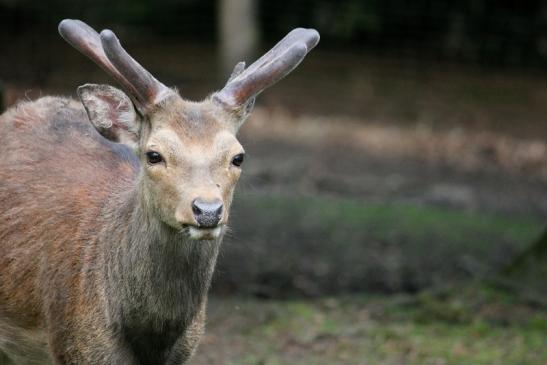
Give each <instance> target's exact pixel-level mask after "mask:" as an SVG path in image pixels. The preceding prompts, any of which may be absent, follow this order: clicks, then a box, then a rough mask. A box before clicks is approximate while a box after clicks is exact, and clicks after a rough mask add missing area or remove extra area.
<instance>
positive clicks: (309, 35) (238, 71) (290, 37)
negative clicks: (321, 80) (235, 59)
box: [213, 28, 319, 108]
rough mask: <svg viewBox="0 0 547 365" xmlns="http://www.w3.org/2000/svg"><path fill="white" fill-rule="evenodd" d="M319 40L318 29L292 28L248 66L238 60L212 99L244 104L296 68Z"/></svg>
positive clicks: (231, 106) (233, 106)
mask: <svg viewBox="0 0 547 365" xmlns="http://www.w3.org/2000/svg"><path fill="white" fill-rule="evenodd" d="M318 42H319V33H318V32H317V31H316V30H315V29H304V28H297V29H294V30H292V31H291V32H290V33H289V34H287V35H286V36H285V38H283V39H282V40H281V41H280V42H279V43H277V44H276V45H275V46H274V47H273V48H272V49H271V50H269V51H268V52H267V53H266V54H264V55H263V56H262V57H260V58H259V59H258V60H257V61H255V62H254V63H253V64H252V65H251V66H249V67H248V68H247V69H245V63H242V62H240V63H238V64H237V65H236V67H235V69H234V72H233V74H232V76H231V77H230V79H229V80H228V82H227V83H226V85H225V86H224V88H223V89H222V90H220V91H218V92H216V93H215V94H213V98H214V99H215V100H217V101H219V102H221V103H222V104H224V105H226V106H228V107H230V108H238V107H241V106H243V105H245V104H246V103H247V102H248V101H249V100H250V99H252V98H254V97H256V96H257V95H258V94H260V93H261V92H262V91H264V89H266V88H268V87H270V86H272V85H273V84H275V83H276V82H278V81H279V80H281V79H282V78H283V77H285V76H287V75H288V74H289V73H290V72H291V71H292V70H294V69H295V68H296V66H298V64H299V63H300V62H302V60H303V59H304V57H305V56H306V54H307V53H308V52H309V51H311V50H312V49H313V48H314V47H315V46H316V45H317V43H318Z"/></svg>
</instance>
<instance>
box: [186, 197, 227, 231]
mask: <svg viewBox="0 0 547 365" xmlns="http://www.w3.org/2000/svg"><path fill="white" fill-rule="evenodd" d="M192 211H193V212H194V217H196V221H197V222H198V224H199V226H200V227H206V228H211V227H216V226H217V224H218V222H220V217H221V215H222V201H220V200H218V199H217V200H213V201H211V202H207V201H205V200H202V199H200V198H197V199H195V200H194V201H193V202H192Z"/></svg>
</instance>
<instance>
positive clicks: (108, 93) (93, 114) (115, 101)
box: [78, 84, 140, 149]
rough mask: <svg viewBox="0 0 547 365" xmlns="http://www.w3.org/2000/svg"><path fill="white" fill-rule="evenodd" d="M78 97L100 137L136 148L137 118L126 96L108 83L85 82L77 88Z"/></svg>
mask: <svg viewBox="0 0 547 365" xmlns="http://www.w3.org/2000/svg"><path fill="white" fill-rule="evenodd" d="M78 96H79V97H80V100H81V101H82V104H84V108H85V110H86V112H87V115H88V117H89V120H90V121H91V124H93V126H94V127H95V129H97V131H98V132H99V133H100V134H101V135H102V136H103V137H105V138H106V139H109V140H111V141H114V142H119V143H124V144H126V145H128V146H129V147H131V148H132V149H136V147H137V146H138V141H139V127H140V125H139V124H140V117H139V116H138V115H137V113H136V111H135V108H134V106H133V103H132V102H131V99H129V97H128V96H127V95H125V94H124V93H123V92H122V91H121V90H118V89H116V88H114V87H112V86H109V85H96V84H85V85H83V86H80V87H79V88H78Z"/></svg>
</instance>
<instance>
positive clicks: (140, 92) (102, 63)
mask: <svg viewBox="0 0 547 365" xmlns="http://www.w3.org/2000/svg"><path fill="white" fill-rule="evenodd" d="M103 33H104V36H103V35H102V34H103ZM59 34H61V36H62V37H63V38H64V39H65V40H66V41H67V42H68V43H69V44H70V45H72V46H73V47H74V48H76V49H77V50H78V51H80V52H81V53H82V54H84V55H85V56H87V57H88V58H90V59H91V60H92V61H93V62H95V63H96V64H97V65H98V66H99V67H101V68H102V69H103V70H104V71H106V72H107V73H108V74H109V75H111V76H112V77H113V78H114V79H115V80H116V81H117V82H118V83H119V84H120V85H121V86H122V87H123V88H124V89H125V91H126V92H127V93H128V95H129V96H130V97H131V99H132V100H133V102H134V103H135V106H136V107H137V109H138V110H139V112H141V113H142V114H144V113H146V111H147V110H148V109H149V108H150V107H151V106H152V105H153V104H155V103H158V102H159V101H161V100H162V98H163V97H165V96H166V95H165V94H166V93H167V92H168V91H169V88H167V87H166V86H165V85H163V84H162V83H160V82H159V81H158V80H156V79H155V78H154V77H153V76H152V75H150V73H148V71H146V70H145V69H144V68H143V67H142V66H141V65H139V64H138V63H137V62H136V61H135V60H134V59H133V58H131V56H129V55H128V54H127V52H126V51H125V50H124V49H123V48H122V47H121V45H120V42H119V41H118V39H117V38H116V36H115V35H114V33H112V32H111V31H109V30H108V31H103V32H101V35H99V34H98V33H97V32H96V31H95V30H94V29H93V28H91V27H90V26H89V25H87V24H86V23H84V22H82V21H80V20H75V19H65V20H63V21H62V22H61V23H60V24H59ZM105 44H106V45H107V46H106V47H105ZM124 60H125V62H124ZM128 65H129V66H128ZM131 65H132V66H133V67H131ZM128 69H131V70H132V72H128ZM135 74H136V75H135Z"/></svg>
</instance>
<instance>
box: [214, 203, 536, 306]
mask: <svg viewBox="0 0 547 365" xmlns="http://www.w3.org/2000/svg"><path fill="white" fill-rule="evenodd" d="M231 220H232V225H233V227H234V228H233V233H232V234H230V236H229V237H228V239H227V240H226V241H225V244H224V247H223V252H222V255H221V258H220V261H219V264H220V266H219V267H220V270H219V273H220V274H219V275H218V281H217V283H218V286H220V287H221V286H222V285H224V284H223V283H225V282H229V285H230V286H234V285H235V286H236V287H235V289H236V290H238V291H240V292H247V293H251V294H256V293H255V292H254V290H255V289H256V288H257V285H259V286H260V288H258V289H257V290H258V291H262V292H263V294H264V295H266V296H272V297H279V296H282V297H286V296H290V295H293V294H295V293H296V294H306V295H314V296H315V295H318V294H325V293H334V292H340V291H342V292H343V291H346V292H347V291H371V290H375V291H377V290H383V291H391V292H397V291H401V290H416V289H424V288H427V287H430V286H432V285H438V284H439V283H446V282H447V281H450V282H453V281H457V280H462V279H464V280H465V279H467V278H469V277H476V276H487V275H491V274H493V273H496V272H497V271H499V270H500V269H501V268H502V267H504V265H507V264H508V263H509V262H510V261H511V259H512V258H513V257H515V256H516V255H517V254H518V253H519V252H521V251H522V250H524V249H525V247H527V246H528V245H529V244H531V243H532V242H533V241H534V240H535V239H536V237H538V236H539V234H540V233H541V231H542V229H543V228H544V224H545V222H544V221H542V220H540V219H539V218H538V217H535V216H532V215H530V216H516V215H514V216H507V215H502V214H495V213H485V212H480V211H462V210H454V209H449V208H441V207H432V206H418V205H410V204H400V203H390V204H388V203H385V204H378V203H375V204H372V203H369V202H366V201H362V200H349V199H339V198H331V197H321V196H316V197H304V196H287V195H281V194H275V195H261V194H255V195H241V196H239V197H237V199H236V203H235V206H234V210H233V214H232V216H231ZM223 280H225V281H224V282H223Z"/></svg>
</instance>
